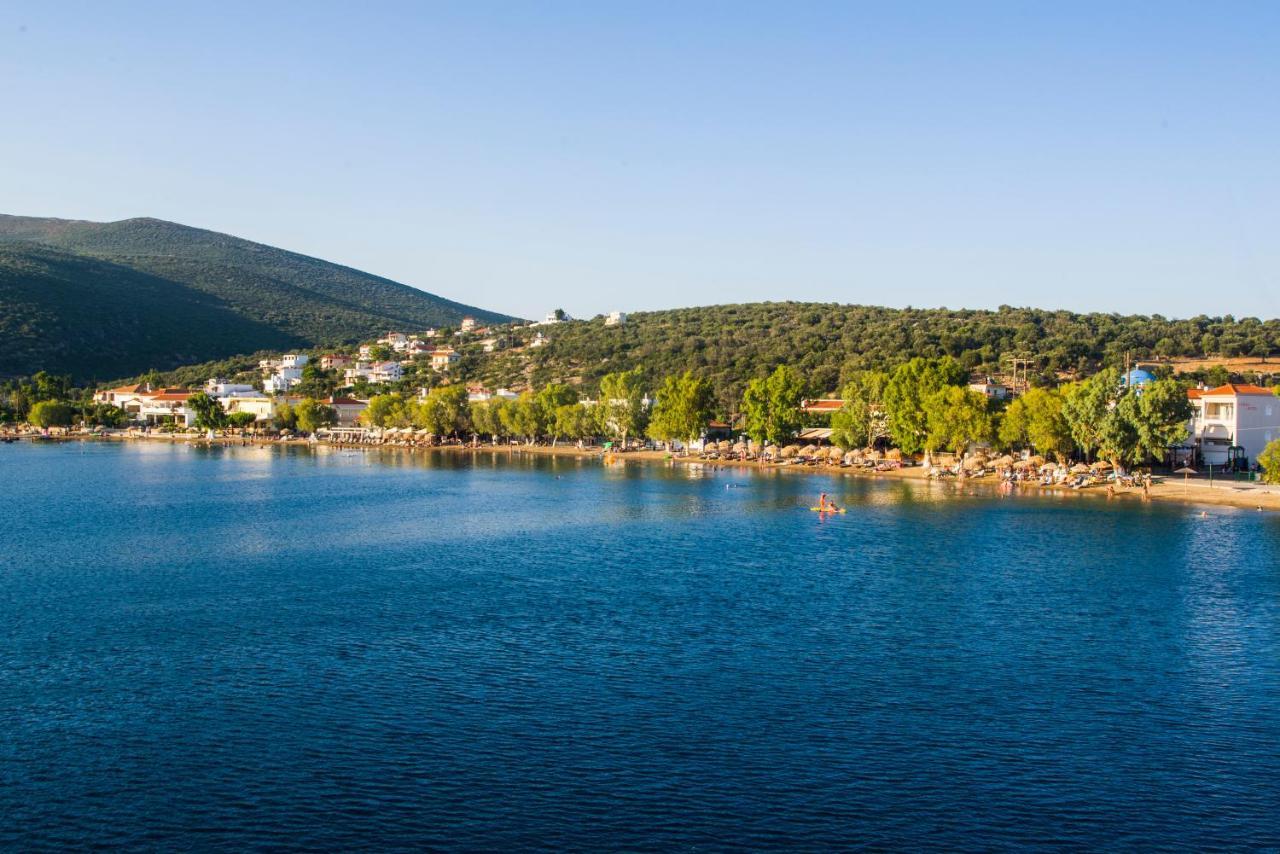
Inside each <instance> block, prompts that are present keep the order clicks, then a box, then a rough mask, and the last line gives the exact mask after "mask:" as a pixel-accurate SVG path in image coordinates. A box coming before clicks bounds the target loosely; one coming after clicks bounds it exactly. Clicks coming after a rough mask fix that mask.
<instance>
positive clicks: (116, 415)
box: [81, 403, 129, 427]
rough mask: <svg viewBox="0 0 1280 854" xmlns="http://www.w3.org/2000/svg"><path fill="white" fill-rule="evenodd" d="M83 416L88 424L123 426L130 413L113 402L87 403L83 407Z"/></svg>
mask: <svg viewBox="0 0 1280 854" xmlns="http://www.w3.org/2000/svg"><path fill="white" fill-rule="evenodd" d="M81 417H82V418H83V420H84V423H86V424H98V425H100V426H102V427H122V426H124V424H125V422H126V421H128V420H129V413H127V412H125V411H124V410H123V409H121V408H120V407H118V406H116V405H115V404H113V403H86V404H85V405H84V406H82V407H81Z"/></svg>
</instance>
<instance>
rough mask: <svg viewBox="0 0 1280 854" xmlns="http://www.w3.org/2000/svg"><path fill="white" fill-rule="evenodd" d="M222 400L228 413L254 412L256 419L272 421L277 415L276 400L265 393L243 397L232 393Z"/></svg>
mask: <svg viewBox="0 0 1280 854" xmlns="http://www.w3.org/2000/svg"><path fill="white" fill-rule="evenodd" d="M220 402H221V403H222V408H223V409H225V410H226V411H227V413H228V414H230V413H232V412H252V413H253V416H254V419H255V420H256V421H270V420H271V419H272V418H275V417H276V402H275V401H274V400H273V399H271V398H269V397H267V396H266V395H263V394H257V395H254V396H243V397H241V396H239V395H232V396H230V397H225V398H223V399H222V400H221V401H220Z"/></svg>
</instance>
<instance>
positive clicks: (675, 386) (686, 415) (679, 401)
mask: <svg viewBox="0 0 1280 854" xmlns="http://www.w3.org/2000/svg"><path fill="white" fill-rule="evenodd" d="M713 399H714V398H713V395H712V390H711V383H710V381H708V380H705V379H702V378H700V377H697V376H694V373H693V371H685V372H684V373H683V374H679V375H674V376H669V377H666V378H664V379H663V381H662V386H661V388H659V390H658V397H657V400H656V402H655V403H654V406H653V418H652V420H650V422H649V435H650V436H652V437H653V438H654V439H658V440H660V441H664V442H670V441H681V442H695V441H697V440H698V439H699V438H700V437H701V436H702V431H703V430H705V429H706V426H707V422H708V421H710V420H711V414H712V401H713Z"/></svg>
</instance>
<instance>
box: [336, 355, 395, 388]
mask: <svg viewBox="0 0 1280 854" xmlns="http://www.w3.org/2000/svg"><path fill="white" fill-rule="evenodd" d="M403 376H404V368H402V367H400V363H399V362H370V361H366V360H361V361H359V362H356V363H355V365H353V366H352V367H350V368H347V370H346V371H345V372H344V373H343V378H344V379H345V380H346V381H347V382H348V383H353V382H356V381H357V380H365V381H366V382H370V383H374V384H378V383H394V382H399V381H400V379H401V378H402V377H403Z"/></svg>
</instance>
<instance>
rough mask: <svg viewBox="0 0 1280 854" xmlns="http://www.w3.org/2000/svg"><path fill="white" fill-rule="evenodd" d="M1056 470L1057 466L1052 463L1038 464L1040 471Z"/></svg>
mask: <svg viewBox="0 0 1280 854" xmlns="http://www.w3.org/2000/svg"><path fill="white" fill-rule="evenodd" d="M1057 470H1058V467H1057V466H1056V465H1054V464H1053V463H1045V464H1044V465H1042V466H1040V471H1042V472H1047V471H1057Z"/></svg>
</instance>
